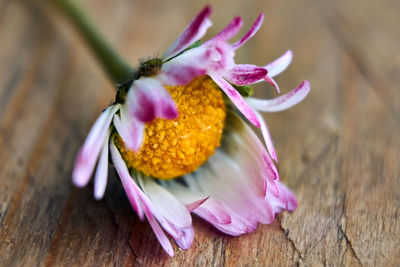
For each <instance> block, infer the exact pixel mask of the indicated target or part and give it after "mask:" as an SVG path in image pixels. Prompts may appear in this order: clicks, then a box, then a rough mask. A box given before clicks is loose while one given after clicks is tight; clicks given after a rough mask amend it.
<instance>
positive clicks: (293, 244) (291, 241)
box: [276, 216, 305, 264]
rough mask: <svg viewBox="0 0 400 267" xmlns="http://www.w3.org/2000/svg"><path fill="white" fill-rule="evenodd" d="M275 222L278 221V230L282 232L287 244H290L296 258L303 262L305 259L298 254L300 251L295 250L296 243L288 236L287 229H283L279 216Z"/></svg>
mask: <svg viewBox="0 0 400 267" xmlns="http://www.w3.org/2000/svg"><path fill="white" fill-rule="evenodd" d="M276 220H277V221H278V223H279V229H281V230H282V232H283V233H284V235H285V237H286V240H287V241H289V243H290V244H291V246H292V247H293V249H294V251H295V252H297V254H298V256H299V257H300V259H301V261H302V262H304V261H305V260H304V259H305V257H304V256H303V254H302V253H301V252H300V250H299V249H298V248H297V246H296V243H295V242H294V240H293V239H291V238H290V236H289V229H286V228H284V227H283V225H282V220H281V218H280V216H278V217H277V218H276ZM297 264H300V262H299V261H298V262H297Z"/></svg>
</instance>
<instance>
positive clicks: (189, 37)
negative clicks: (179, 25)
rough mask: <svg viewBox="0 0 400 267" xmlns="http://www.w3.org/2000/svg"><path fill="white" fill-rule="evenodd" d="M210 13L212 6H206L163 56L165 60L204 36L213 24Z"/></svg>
mask: <svg viewBox="0 0 400 267" xmlns="http://www.w3.org/2000/svg"><path fill="white" fill-rule="evenodd" d="M210 14H211V7H209V6H206V7H205V8H204V9H203V10H202V11H201V12H200V13H199V14H198V15H197V16H196V17H195V18H194V19H193V20H192V21H191V22H190V23H189V25H187V26H186V28H185V29H184V30H183V32H182V33H181V34H180V35H179V37H178V39H176V41H175V42H174V43H173V44H172V45H171V47H170V48H168V50H167V52H165V53H164V55H163V57H162V58H163V59H164V60H166V59H169V58H172V57H173V56H176V55H177V54H179V53H180V52H182V51H183V50H185V49H186V48H187V47H188V46H190V45H191V44H193V43H194V42H196V41H197V40H199V39H200V38H202V37H203V36H204V35H205V34H206V32H207V29H208V28H209V27H210V26H211V25H212V23H211V20H210V19H209V17H210Z"/></svg>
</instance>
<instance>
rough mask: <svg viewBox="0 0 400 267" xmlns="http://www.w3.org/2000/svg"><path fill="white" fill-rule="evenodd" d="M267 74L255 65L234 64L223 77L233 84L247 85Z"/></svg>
mask: <svg viewBox="0 0 400 267" xmlns="http://www.w3.org/2000/svg"><path fill="white" fill-rule="evenodd" d="M267 73H268V72H267V70H265V69H264V68H261V67H258V66H255V65H250V64H236V65H235V66H234V67H233V68H232V69H230V70H229V72H228V74H227V75H226V76H225V77H226V79H227V80H228V81H230V82H231V83H233V84H236V85H248V84H252V83H254V82H256V81H258V80H260V79H263V78H264V77H266V76H267Z"/></svg>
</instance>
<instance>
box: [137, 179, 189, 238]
mask: <svg viewBox="0 0 400 267" xmlns="http://www.w3.org/2000/svg"><path fill="white" fill-rule="evenodd" d="M142 189H143V191H144V192H145V194H146V195H147V196H148V197H149V198H150V200H151V202H152V203H153V204H154V206H155V208H156V209H157V210H158V211H159V213H160V214H161V216H163V217H164V218H165V219H166V220H167V221H168V222H170V223H172V224H173V225H174V227H175V228H176V229H177V230H178V231H179V230H182V229H183V228H187V227H189V226H191V225H192V217H191V216H190V214H189V212H188V210H187V209H186V207H185V206H184V205H183V204H182V203H181V202H179V201H178V199H176V198H175V197H174V196H173V195H172V194H171V193H169V192H168V191H167V190H166V189H165V188H164V187H162V186H160V185H158V184H157V183H156V182H154V180H153V179H151V178H144V179H143V184H142Z"/></svg>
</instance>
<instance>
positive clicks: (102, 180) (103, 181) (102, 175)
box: [94, 130, 111, 200]
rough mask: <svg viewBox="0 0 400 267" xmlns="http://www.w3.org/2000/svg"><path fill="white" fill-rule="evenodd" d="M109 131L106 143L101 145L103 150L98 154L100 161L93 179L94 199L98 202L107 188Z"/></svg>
mask: <svg viewBox="0 0 400 267" xmlns="http://www.w3.org/2000/svg"><path fill="white" fill-rule="evenodd" d="M110 134H111V131H110V130H108V134H107V137H106V142H104V144H103V148H102V151H101V154H100V159H99V162H98V164H97V169H96V174H95V177H94V198H95V199H97V200H100V199H102V198H103V196H104V192H105V191H106V186H107V175H108V146H109V138H110Z"/></svg>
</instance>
